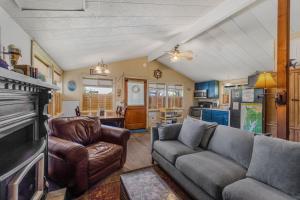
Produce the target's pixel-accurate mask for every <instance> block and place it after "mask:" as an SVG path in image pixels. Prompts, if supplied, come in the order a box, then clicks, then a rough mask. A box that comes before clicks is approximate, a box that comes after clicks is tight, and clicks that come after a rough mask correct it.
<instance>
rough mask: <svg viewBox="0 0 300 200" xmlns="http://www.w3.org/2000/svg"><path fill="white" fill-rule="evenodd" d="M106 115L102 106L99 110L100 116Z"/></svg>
mask: <svg viewBox="0 0 300 200" xmlns="http://www.w3.org/2000/svg"><path fill="white" fill-rule="evenodd" d="M104 115H105V110H104V108H100V110H99V116H100V117H103V116H104Z"/></svg>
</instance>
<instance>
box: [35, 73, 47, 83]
mask: <svg viewBox="0 0 300 200" xmlns="http://www.w3.org/2000/svg"><path fill="white" fill-rule="evenodd" d="M37 78H38V79H40V80H41V81H43V82H46V77H45V75H44V74H42V73H38V74H37Z"/></svg>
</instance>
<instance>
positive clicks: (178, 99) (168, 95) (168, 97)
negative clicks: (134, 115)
mask: <svg viewBox="0 0 300 200" xmlns="http://www.w3.org/2000/svg"><path fill="white" fill-rule="evenodd" d="M148 90H149V109H153V110H156V109H161V108H182V107H183V86H182V85H171V84H169V85H166V84H164V83H150V84H149V89H148Z"/></svg>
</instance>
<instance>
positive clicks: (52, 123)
mask: <svg viewBox="0 0 300 200" xmlns="http://www.w3.org/2000/svg"><path fill="white" fill-rule="evenodd" d="M49 128H50V133H49V135H52V136H56V137H58V138H61V139H65V140H68V141H72V142H75V143H79V144H82V145H84V146H86V145H89V144H92V143H95V142H97V141H99V140H100V138H101V123H100V120H98V119H93V118H88V117H65V118H54V119H51V120H49Z"/></svg>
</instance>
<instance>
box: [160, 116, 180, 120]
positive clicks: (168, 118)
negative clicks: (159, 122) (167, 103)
mask: <svg viewBox="0 0 300 200" xmlns="http://www.w3.org/2000/svg"><path fill="white" fill-rule="evenodd" d="M182 118H183V117H182V116H180V117H160V119H163V120H170V119H182Z"/></svg>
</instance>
